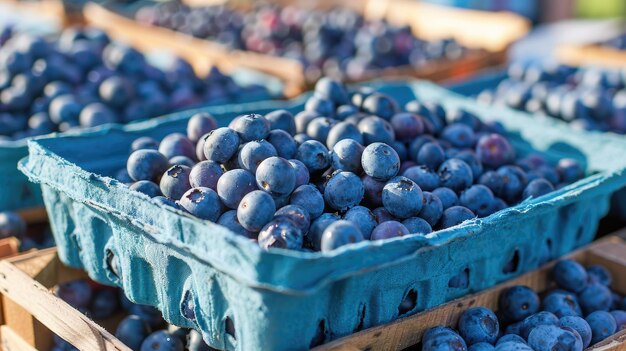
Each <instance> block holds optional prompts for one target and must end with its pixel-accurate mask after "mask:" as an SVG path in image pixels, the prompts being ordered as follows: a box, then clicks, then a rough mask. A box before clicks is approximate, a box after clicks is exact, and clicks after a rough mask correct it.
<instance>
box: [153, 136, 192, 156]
mask: <svg viewBox="0 0 626 351" xmlns="http://www.w3.org/2000/svg"><path fill="white" fill-rule="evenodd" d="M159 152H160V153H161V154H163V155H164V156H165V157H167V158H172V157H174V156H186V157H189V158H190V159H192V160H193V159H195V158H196V147H195V146H194V145H193V143H192V142H191V140H189V139H187V137H186V136H185V135H183V134H180V133H172V134H169V135H168V136H166V137H165V138H163V140H161V143H160V144H159Z"/></svg>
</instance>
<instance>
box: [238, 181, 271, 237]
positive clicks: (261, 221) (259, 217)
mask: <svg viewBox="0 0 626 351" xmlns="http://www.w3.org/2000/svg"><path fill="white" fill-rule="evenodd" d="M274 212H276V205H275V204H274V199H272V197H271V196H270V195H269V194H268V193H266V192H264V191H261V190H255V191H252V192H250V193H248V194H246V196H244V197H243V199H241V202H240V203H239V207H238V208H237V219H238V220H239V223H240V224H241V226H242V227H244V228H245V229H246V230H249V231H251V232H258V231H260V230H261V228H263V227H264V226H265V225H266V224H267V223H268V222H269V221H271V220H272V218H273V217H274Z"/></svg>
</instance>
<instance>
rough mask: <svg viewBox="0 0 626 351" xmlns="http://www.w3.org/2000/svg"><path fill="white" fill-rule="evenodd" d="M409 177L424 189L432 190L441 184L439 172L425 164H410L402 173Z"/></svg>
mask: <svg viewBox="0 0 626 351" xmlns="http://www.w3.org/2000/svg"><path fill="white" fill-rule="evenodd" d="M402 175H403V176H404V177H407V178H409V179H411V180H412V181H414V182H415V184H417V185H418V186H419V187H420V189H422V190H424V191H433V190H435V189H436V188H438V187H439V186H440V184H441V180H440V178H439V174H437V172H435V171H434V170H432V169H430V168H428V167H426V166H412V167H409V168H407V169H406V170H405V171H404V173H403V174H402Z"/></svg>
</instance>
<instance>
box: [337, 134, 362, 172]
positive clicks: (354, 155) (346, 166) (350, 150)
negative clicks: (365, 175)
mask: <svg viewBox="0 0 626 351" xmlns="http://www.w3.org/2000/svg"><path fill="white" fill-rule="evenodd" d="M363 150H365V148H364V147H363V145H361V144H360V143H359V142H357V141H356V140H353V139H343V140H341V141H339V142H337V143H336V144H335V145H334V146H333V150H332V151H331V155H330V157H331V164H332V167H333V168H334V169H336V170H343V171H346V172H352V173H355V174H360V173H361V172H362V171H363V168H362V167H361V156H362V155H363Z"/></svg>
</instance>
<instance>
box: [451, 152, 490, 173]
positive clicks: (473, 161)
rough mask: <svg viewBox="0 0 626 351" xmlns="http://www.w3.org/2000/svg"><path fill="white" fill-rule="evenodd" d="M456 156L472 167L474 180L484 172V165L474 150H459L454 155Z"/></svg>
mask: <svg viewBox="0 0 626 351" xmlns="http://www.w3.org/2000/svg"><path fill="white" fill-rule="evenodd" d="M454 157H455V158H458V159H460V160H463V161H465V163H467V165H468V166H470V168H471V169H472V177H473V178H474V180H476V179H478V178H480V176H481V175H482V174H483V165H482V164H481V163H480V161H479V160H478V158H477V157H476V154H475V153H474V151H472V150H463V151H459V152H458V153H456V154H455V155H454Z"/></svg>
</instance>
